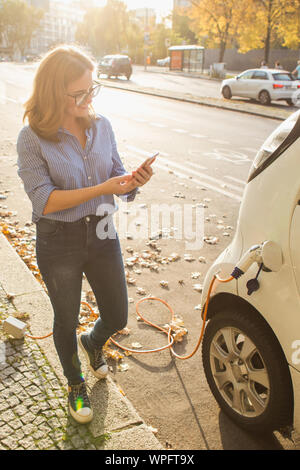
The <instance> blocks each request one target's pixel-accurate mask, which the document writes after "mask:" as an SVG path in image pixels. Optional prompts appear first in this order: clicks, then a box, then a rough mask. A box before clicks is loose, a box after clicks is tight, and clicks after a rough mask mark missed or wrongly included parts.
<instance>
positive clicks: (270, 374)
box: [202, 309, 293, 433]
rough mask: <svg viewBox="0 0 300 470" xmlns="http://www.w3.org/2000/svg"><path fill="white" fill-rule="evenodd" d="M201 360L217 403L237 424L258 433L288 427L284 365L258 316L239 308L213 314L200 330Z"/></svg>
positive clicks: (290, 403) (287, 384)
mask: <svg viewBox="0 0 300 470" xmlns="http://www.w3.org/2000/svg"><path fill="white" fill-rule="evenodd" d="M243 339H244V341H243ZM244 348H245V349H244ZM202 361H203V366H204V372H205V376H206V379H207V382H208V384H209V387H210V389H211V391H212V393H213V395H214V397H215V399H216V401H217V402H218V404H219V406H220V407H221V409H222V410H223V412H224V413H225V414H226V415H227V416H228V417H229V418H231V419H232V420H233V421H234V422H235V423H236V424H237V425H239V426H240V427H242V428H243V429H245V430H247V431H250V432H259V433H263V432H272V431H273V430H275V429H281V428H283V427H285V426H289V425H291V423H292V416H293V389H292V382H291V377H290V372H289V368H288V364H287V361H286V359H285V357H284V354H283V352H282V349H281V347H280V345H279V343H278V341H277V339H276V338H275V336H274V334H273V332H272V330H271V329H270V327H269V326H268V325H267V324H266V323H265V321H264V320H263V319H262V318H261V317H259V315H255V314H254V313H253V312H252V311H242V312H241V311H239V310H238V309H236V310H233V309H232V310H223V311H222V312H220V313H217V314H216V315H214V316H213V317H212V319H211V320H210V321H209V323H208V325H207V327H206V330H205V334H204V338H203V344H202ZM251 400H252V401H251Z"/></svg>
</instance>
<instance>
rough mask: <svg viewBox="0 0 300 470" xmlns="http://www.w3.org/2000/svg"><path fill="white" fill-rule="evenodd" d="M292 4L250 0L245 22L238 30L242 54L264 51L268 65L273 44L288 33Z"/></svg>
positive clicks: (274, 0)
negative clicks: (289, 13)
mask: <svg viewBox="0 0 300 470" xmlns="http://www.w3.org/2000/svg"><path fill="white" fill-rule="evenodd" d="M290 3H292V1H291V0H248V8H247V11H246V14H245V17H244V21H243V23H242V24H241V25H240V27H239V30H238V37H239V39H238V41H239V50H240V52H248V51H249V50H251V49H264V60H265V62H266V63H268V61H269V55H270V49H271V46H272V44H273V43H274V42H275V41H276V40H277V41H278V38H279V37H280V34H281V36H282V34H283V31H286V27H285V16H286V8H287V6H288V4H290ZM280 31H281V33H280Z"/></svg>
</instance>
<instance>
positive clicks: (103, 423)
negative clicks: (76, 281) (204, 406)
mask: <svg viewBox="0 0 300 470" xmlns="http://www.w3.org/2000/svg"><path fill="white" fill-rule="evenodd" d="M0 264H1V266H3V267H7V268H8V269H2V270H0V283H1V284H2V286H3V288H4V290H5V292H6V293H10V294H14V298H13V304H14V306H15V308H16V310H17V311H19V312H27V313H28V314H29V318H30V320H29V323H30V325H29V327H30V334H31V335H33V336H42V335H46V334H48V333H49V332H50V331H52V320H53V315H52V312H53V310H52V306H51V302H50V299H49V297H48V295H47V293H46V292H45V290H44V288H43V287H42V286H41V285H40V283H39V282H38V281H37V280H36V278H35V277H34V275H33V274H32V273H31V271H30V270H29V268H28V267H27V266H26V264H25V263H24V262H23V261H22V259H21V258H20V257H19V255H18V254H17V253H16V251H15V250H14V249H13V247H12V246H11V245H10V243H9V241H8V240H7V239H6V237H5V236H4V235H3V234H2V233H0ZM34 341H36V342H37V343H38V345H39V347H40V348H41V349H42V351H43V353H44V355H45V356H46V357H47V360H48V362H49V363H50V365H51V366H52V368H53V369H54V371H55V373H56V375H57V376H58V378H59V379H60V381H61V383H62V384H64V383H66V379H65V377H64V376H63V373H62V368H61V365H60V363H59V360H58V356H57V353H56V350H55V346H54V343H53V339H52V337H50V338H47V339H44V340H34ZM82 366H83V372H84V375H85V378H86V380H87V382H88V384H89V386H90V387H91V389H92V393H91V396H90V398H91V402H92V404H94V406H93V409H94V419H93V421H92V422H91V423H90V424H89V425H88V426H89V430H90V432H91V433H92V435H93V436H94V437H95V438H97V437H99V436H103V435H105V434H107V433H108V434H110V435H111V439H109V440H108V442H107V443H104V444H103V446H104V447H103V450H109V449H110V450H113V449H114V450H163V449H164V448H163V446H162V445H161V444H160V442H159V441H158V440H157V439H156V437H155V436H154V434H153V432H152V431H151V429H150V428H149V427H148V426H147V425H146V424H145V422H144V421H143V419H142V418H141V417H140V416H139V414H138V413H137V411H136V410H135V408H134V407H133V405H132V404H131V402H130V401H129V400H128V398H127V397H125V396H124V395H123V394H122V393H121V390H120V389H119V388H118V386H117V385H116V384H115V383H114V382H113V380H112V379H111V378H110V377H108V378H107V379H106V380H102V381H97V379H96V378H95V377H93V376H92V375H91V374H89V373H88V372H87V368H86V365H85V361H84V360H82ZM62 386H63V385H62Z"/></svg>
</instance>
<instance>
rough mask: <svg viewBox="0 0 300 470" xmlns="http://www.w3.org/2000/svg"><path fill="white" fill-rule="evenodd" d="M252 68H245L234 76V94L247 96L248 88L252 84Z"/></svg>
mask: <svg viewBox="0 0 300 470" xmlns="http://www.w3.org/2000/svg"><path fill="white" fill-rule="evenodd" d="M252 75H253V70H246V72H243V73H241V74H240V75H238V76H237V77H236V82H235V84H234V85H235V86H234V94H235V95H237V96H249V89H250V88H251V86H252Z"/></svg>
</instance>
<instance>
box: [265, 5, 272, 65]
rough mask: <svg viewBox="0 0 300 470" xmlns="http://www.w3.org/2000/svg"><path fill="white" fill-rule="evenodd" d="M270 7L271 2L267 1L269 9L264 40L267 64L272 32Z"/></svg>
mask: <svg viewBox="0 0 300 470" xmlns="http://www.w3.org/2000/svg"><path fill="white" fill-rule="evenodd" d="M272 6H273V0H269V8H268V24H267V35H266V39H265V58H264V59H265V62H266V63H268V62H269V55H270V43H271V31H272V24H271V21H272V20H271V14H272Z"/></svg>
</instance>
